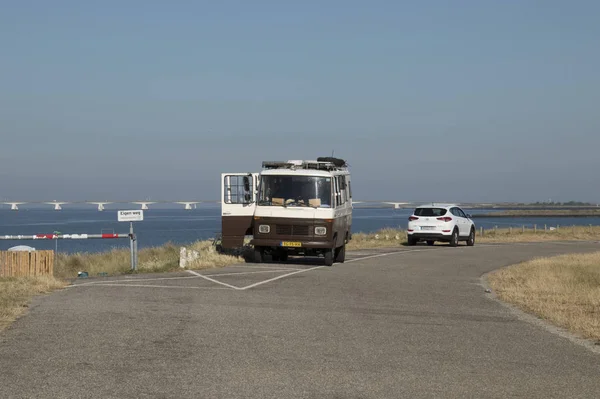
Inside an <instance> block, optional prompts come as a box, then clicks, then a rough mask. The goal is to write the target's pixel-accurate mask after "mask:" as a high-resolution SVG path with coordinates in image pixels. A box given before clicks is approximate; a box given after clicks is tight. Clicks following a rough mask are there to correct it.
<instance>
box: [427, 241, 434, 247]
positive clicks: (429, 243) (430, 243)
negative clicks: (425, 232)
mask: <svg viewBox="0 0 600 399" xmlns="http://www.w3.org/2000/svg"><path fill="white" fill-rule="evenodd" d="M433 244H435V241H433V240H429V241H427V245H429V246H432V245H433Z"/></svg>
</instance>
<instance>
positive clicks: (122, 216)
mask: <svg viewBox="0 0 600 399" xmlns="http://www.w3.org/2000/svg"><path fill="white" fill-rule="evenodd" d="M117 219H118V221H119V222H129V247H130V250H131V270H136V268H137V237H136V236H135V233H134V232H133V222H141V221H143V220H144V211H143V210H141V209H136V210H132V211H119V212H118V214H117Z"/></svg>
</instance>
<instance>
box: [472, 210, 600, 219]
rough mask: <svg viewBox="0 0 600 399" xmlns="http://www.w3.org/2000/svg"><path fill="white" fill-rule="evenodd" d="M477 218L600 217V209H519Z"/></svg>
mask: <svg viewBox="0 0 600 399" xmlns="http://www.w3.org/2000/svg"><path fill="white" fill-rule="evenodd" d="M474 216H475V217H521V216H523V217H527V216H528V217H531V216H554V217H569V216H570V217H579V216H581V217H583V216H591V217H595V216H600V209H519V210H511V211H500V212H493V213H481V214H477V215H474Z"/></svg>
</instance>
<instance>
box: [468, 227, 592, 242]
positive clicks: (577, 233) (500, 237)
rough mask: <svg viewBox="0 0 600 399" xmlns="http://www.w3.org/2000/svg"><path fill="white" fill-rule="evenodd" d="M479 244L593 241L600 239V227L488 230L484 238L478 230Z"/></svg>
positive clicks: (485, 231)
mask: <svg viewBox="0 0 600 399" xmlns="http://www.w3.org/2000/svg"><path fill="white" fill-rule="evenodd" d="M477 233H478V235H477V241H479V242H538V241H577V240H583V241H593V240H598V239H600V226H575V227H559V228H558V229H556V230H550V229H548V230H546V231H544V226H541V228H539V227H538V229H537V231H534V230H533V229H531V228H529V229H526V230H525V232H523V231H522V228H513V229H512V230H511V229H507V228H505V229H497V230H494V229H487V230H484V234H483V236H481V235H480V234H479V230H477Z"/></svg>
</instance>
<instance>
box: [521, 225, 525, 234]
mask: <svg viewBox="0 0 600 399" xmlns="http://www.w3.org/2000/svg"><path fill="white" fill-rule="evenodd" d="M521 233H523V234H525V225H523V227H522V228H521Z"/></svg>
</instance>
